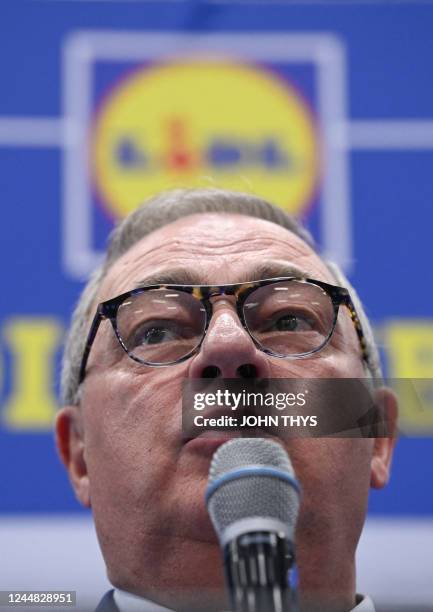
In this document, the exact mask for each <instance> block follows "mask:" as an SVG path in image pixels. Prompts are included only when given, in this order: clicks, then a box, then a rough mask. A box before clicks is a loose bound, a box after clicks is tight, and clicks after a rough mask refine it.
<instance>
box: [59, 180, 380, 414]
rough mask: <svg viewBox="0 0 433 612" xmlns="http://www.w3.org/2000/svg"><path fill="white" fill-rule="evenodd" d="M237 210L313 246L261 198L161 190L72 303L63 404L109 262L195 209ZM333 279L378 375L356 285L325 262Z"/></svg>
mask: <svg viewBox="0 0 433 612" xmlns="http://www.w3.org/2000/svg"><path fill="white" fill-rule="evenodd" d="M212 212H216V213H235V214H241V215H246V216H249V217H256V218H258V219H263V220H266V221H271V222H272V223H275V224H276V225H280V226H281V227H284V228H285V229H287V230H289V231H291V232H293V233H294V234H296V235H297V236H299V237H300V238H301V239H302V240H304V241H305V242H306V243H307V244H308V245H309V246H310V247H311V248H312V249H313V250H314V251H316V252H317V249H316V247H315V245H314V241H313V239H312V237H311V235H310V234H309V232H308V231H307V230H306V229H305V228H303V227H302V226H301V225H300V223H299V222H298V221H297V220H296V219H295V218H294V217H293V216H291V215H290V214H289V213H287V212H285V211H284V210H282V209H281V208H279V207H277V206H274V205H273V204H270V203H269V202H266V201H265V200H262V199H261V198H259V197H257V196H254V195H250V194H245V193H239V192H234V191H226V190H221V189H175V190H172V191H168V192H165V193H162V194H160V195H158V196H156V197H154V198H152V199H151V200H149V201H148V202H146V203H144V204H143V205H141V206H140V207H139V208H137V209H136V210H135V211H134V212H133V213H131V214H130V215H128V216H127V217H126V218H125V219H124V220H123V221H122V222H121V223H120V224H119V225H118V226H117V227H116V228H115V229H114V230H113V232H112V234H111V236H110V238H109V241H108V249H107V252H106V255H105V258H104V260H103V262H102V265H101V266H100V267H99V268H98V269H97V270H95V272H94V273H93V274H92V276H91V277H90V279H89V281H88V283H87V285H86V287H85V288H84V291H83V292H82V294H81V297H80V298H79V300H78V304H77V306H76V308H75V311H74V314H73V317H72V322H71V326H70V330H69V334H68V336H67V339H66V344H65V351H64V355H63V367H62V380H61V396H62V402H63V404H65V405H66V404H75V405H77V404H79V402H80V393H79V372H80V364H81V358H82V355H83V352H84V347H85V343H86V338H87V333H88V328H89V324H90V320H91V317H92V316H93V313H94V309H95V307H96V299H97V295H98V292H99V288H100V286H101V283H102V281H103V279H104V277H105V276H106V274H107V272H108V270H109V269H110V268H111V266H112V265H113V263H114V262H115V261H116V260H117V259H119V258H120V257H121V256H122V255H123V254H124V253H126V251H128V250H129V249H130V248H131V247H132V246H133V245H134V244H136V243H137V242H138V241H139V240H141V239H142V238H144V236H147V235H148V234H150V233H151V232H153V231H155V230H157V229H159V228H160V227H163V226H164V225H168V224H169V223H172V222H174V221H177V220H178V219H180V218H182V217H187V216H189V215H194V214H197V213H212ZM324 263H325V264H326V265H327V267H328V269H329V270H330V272H331V273H332V275H333V277H334V278H335V280H336V282H337V284H339V285H340V286H342V287H346V288H347V289H348V290H349V291H350V295H351V297H352V301H353V303H354V306H355V308H356V311H357V313H358V317H359V320H360V322H361V325H362V328H363V331H364V334H365V340H366V345H367V351H368V364H367V367H368V370H369V373H370V374H371V375H372V376H373V377H374V378H381V376H382V373H381V367H380V360H379V354H378V350H377V348H376V344H375V341H374V337H373V332H372V329H371V325H370V323H369V321H368V318H367V316H366V314H365V312H364V308H363V307H362V304H361V302H360V300H359V298H358V295H357V293H356V291H355V290H354V288H353V287H352V286H351V285H350V283H349V281H348V280H347V278H346V277H345V275H344V274H343V272H342V271H341V270H340V269H339V268H338V266H337V265H336V264H333V263H331V262H327V261H324Z"/></svg>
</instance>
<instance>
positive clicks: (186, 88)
mask: <svg viewBox="0 0 433 612" xmlns="http://www.w3.org/2000/svg"><path fill="white" fill-rule="evenodd" d="M318 149H319V147H318V136H317V134H316V127H315V123H314V117H313V115H312V111H311V109H310V108H309V106H308V104H307V102H306V101H305V100H304V99H303V98H302V96H301V95H300V93H299V92H298V91H297V90H296V89H295V88H294V86H293V85H292V84H290V83H289V82H288V81H286V80H283V79H282V78H279V77H278V76H277V75H276V73H272V72H270V71H267V70H266V69H263V68H261V67H259V66H249V65H244V64H240V63H235V62H233V63H232V62H228V61H217V60H215V59H209V60H205V59H201V60H200V61H194V60H192V59H191V60H183V61H175V62H174V61H173V62H167V63H154V64H149V65H146V66H144V67H142V68H140V69H139V70H136V71H134V72H133V73H132V74H129V75H127V76H126V77H124V78H123V79H121V81H120V82H118V83H117V85H116V86H115V87H114V88H113V89H112V90H111V91H110V92H109V94H108V95H106V97H105V99H104V101H103V103H102V104H101V106H100V108H99V111H98V112H97V114H96V118H95V122H94V127H93V133H92V150H93V155H92V162H93V179H94V182H95V186H96V189H97V192H98V194H99V197H100V199H101V201H102V203H103V204H104V206H106V207H108V209H109V211H110V212H111V213H112V214H113V215H114V216H115V217H116V218H119V217H124V216H126V215H127V214H128V213H129V212H130V211H131V210H133V209H134V208H135V207H136V206H137V205H139V204H140V203H141V202H143V201H144V200H146V199H147V198H148V197H150V196H151V195H153V194H155V193H158V192H160V191H162V190H166V189H169V188H172V187H194V186H201V187H204V186H217V187H221V188H227V189H234V190H241V191H250V192H253V193H256V194H257V195H260V196H262V197H265V198H266V199H268V200H270V201H272V202H275V203H277V204H279V205H281V206H282V207H284V208H285V209H287V210H289V211H290V212H292V213H294V214H299V213H301V212H302V211H303V210H305V208H306V207H307V206H308V204H309V203H310V201H311V199H312V197H313V195H314V192H315V189H316V186H317V182H318V174H319V170H318V168H319V164H318V159H319V151H318Z"/></svg>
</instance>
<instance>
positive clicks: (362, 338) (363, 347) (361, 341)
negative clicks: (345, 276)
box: [342, 293, 370, 364]
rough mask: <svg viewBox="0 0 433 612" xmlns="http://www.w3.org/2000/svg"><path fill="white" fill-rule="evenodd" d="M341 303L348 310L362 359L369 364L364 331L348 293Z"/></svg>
mask: <svg viewBox="0 0 433 612" xmlns="http://www.w3.org/2000/svg"><path fill="white" fill-rule="evenodd" d="M342 303H343V304H344V305H345V306H346V307H347V308H348V310H349V313H350V317H351V319H352V322H353V325H354V327H355V330H356V333H357V336H358V340H359V344H360V345H361V350H362V357H363V359H364V360H365V361H366V363H367V364H370V353H369V350H368V347H367V342H366V341H365V335H364V330H363V329H362V325H361V321H360V320H359V317H358V313H357V312H356V308H355V305H354V303H353V302H352V298H351V297H350V294H349V293H347V294H346V295H344V296H343V300H342Z"/></svg>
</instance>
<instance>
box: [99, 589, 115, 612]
mask: <svg viewBox="0 0 433 612" xmlns="http://www.w3.org/2000/svg"><path fill="white" fill-rule="evenodd" d="M95 612H119V608H118V607H117V606H116V602H115V601H114V589H111V591H107V593H105V595H104V597H103V598H102V599H101V601H100V602H99V604H98V607H97V608H96V610H95Z"/></svg>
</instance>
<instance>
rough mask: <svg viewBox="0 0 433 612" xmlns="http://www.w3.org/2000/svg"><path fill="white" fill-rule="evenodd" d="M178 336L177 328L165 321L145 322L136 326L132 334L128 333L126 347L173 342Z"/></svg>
mask: <svg viewBox="0 0 433 612" xmlns="http://www.w3.org/2000/svg"><path fill="white" fill-rule="evenodd" d="M178 338H179V333H178V330H176V328H175V327H173V326H171V325H170V324H167V323H156V322H155V323H147V324H145V325H140V326H138V327H137V328H136V329H135V330H134V332H133V333H132V334H128V338H127V345H128V348H134V347H138V346H151V345H157V344H163V343H165V342H173V341H175V340H177V339H178Z"/></svg>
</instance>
